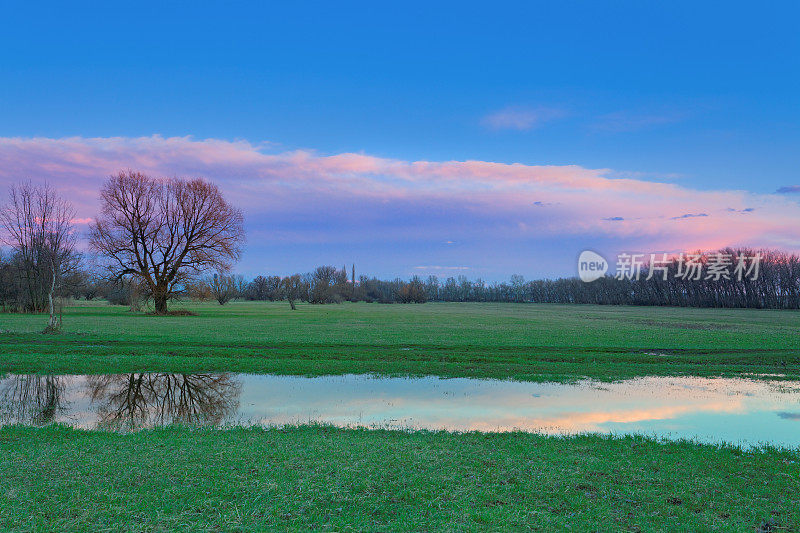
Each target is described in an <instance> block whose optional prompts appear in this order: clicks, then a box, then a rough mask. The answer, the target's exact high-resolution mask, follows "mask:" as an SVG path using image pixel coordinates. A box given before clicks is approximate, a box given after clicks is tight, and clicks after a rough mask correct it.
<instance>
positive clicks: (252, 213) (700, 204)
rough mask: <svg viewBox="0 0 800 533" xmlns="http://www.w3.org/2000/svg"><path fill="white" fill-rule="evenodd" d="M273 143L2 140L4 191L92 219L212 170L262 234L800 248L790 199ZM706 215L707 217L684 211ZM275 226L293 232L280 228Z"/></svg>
mask: <svg viewBox="0 0 800 533" xmlns="http://www.w3.org/2000/svg"><path fill="white" fill-rule="evenodd" d="M270 148H271V146H270V145H265V144H253V143H250V142H248V141H243V140H239V141H225V140H219V139H203V140H196V139H193V138H190V137H170V138H165V137H161V136H157V135H155V136H151V137H139V138H125V137H109V138H83V137H70V138H63V139H50V138H0V186H2V185H10V184H11V183H13V182H15V181H19V180H23V179H31V180H34V181H44V180H47V181H49V182H50V183H51V184H53V185H54V186H56V187H58V188H59V189H60V190H61V191H62V192H63V194H65V195H66V196H67V197H68V198H69V199H70V200H71V201H72V202H73V203H74V204H75V206H76V210H77V213H78V214H77V218H78V221H76V223H78V224H86V223H88V222H89V221H90V220H91V217H93V216H94V215H95V214H96V212H97V209H98V204H97V196H98V190H99V187H100V185H101V184H102V182H103V180H104V179H105V178H106V177H107V176H108V175H109V174H111V173H113V172H116V171H119V170H121V169H126V168H131V169H136V170H140V171H143V172H147V173H151V174H154V175H166V176H203V177H206V178H208V179H211V180H213V181H215V182H217V183H218V184H220V186H221V187H222V188H223V190H224V191H225V193H226V195H228V197H229V198H230V199H231V200H232V201H234V202H235V203H237V204H238V205H241V206H242V207H243V208H244V209H245V212H246V215H247V217H248V219H249V220H250V221H251V227H252V230H253V231H257V232H259V234H260V235H263V238H264V239H265V240H267V239H270V238H278V237H277V236H279V235H285V236H286V237H285V238H286V239H293V240H295V241H296V242H303V241H309V240H314V241H318V240H320V239H322V240H325V239H331V240H334V239H354V238H362V239H363V238H367V237H368V236H369V235H373V236H374V237H375V238H397V239H403V240H406V241H407V240H413V239H415V238H419V236H420V235H421V234H423V233H424V234H425V235H426V236H430V237H431V238H434V237H435V238H437V239H439V240H440V241H442V242H443V241H445V240H449V239H457V240H459V241H462V240H464V239H463V237H465V236H468V237H474V236H475V235H479V236H482V237H483V238H486V239H492V238H495V239H496V238H504V239H505V238H518V239H536V238H541V237H553V236H560V235H563V236H570V235H597V236H605V237H612V238H615V239H618V240H620V242H626V241H631V242H634V241H635V242H647V243H649V246H650V247H651V249H654V250H655V249H658V250H673V249H692V248H697V247H717V246H726V245H754V246H774V247H781V248H785V249H791V250H798V249H800V237H798V234H797V231H796V227H797V220H800V205H798V203H797V202H796V201H793V200H792V199H791V197H788V196H786V195H779V194H754V193H750V192H747V191H700V190H695V189H691V188H687V187H681V186H678V185H675V184H671V183H659V182H657V181H645V180H638V179H634V178H614V177H612V176H613V175H614V173H613V171H611V170H609V169H588V168H584V167H580V166H576V165H566V166H551V165H541V166H539V165H523V164H519V163H511V164H507V163H498V162H489V161H405V160H399V159H390V158H381V157H375V156H371V155H368V154H360V153H342V154H334V155H320V154H318V153H316V152H313V151H309V150H295V151H287V152H272V151H270ZM0 198H2V196H0ZM698 213H704V214H706V215H707V216H703V217H699V216H695V217H685V216H684V215H686V214H698ZM745 213H746V214H745ZM275 224H284V225H288V224H293V227H291V228H288V227H283V228H282V229H280V230H277V229H276V230H275V231H272V230H271V228H272V227H273V226H274V225H275ZM348 232H349V233H348ZM416 264H419V263H416Z"/></svg>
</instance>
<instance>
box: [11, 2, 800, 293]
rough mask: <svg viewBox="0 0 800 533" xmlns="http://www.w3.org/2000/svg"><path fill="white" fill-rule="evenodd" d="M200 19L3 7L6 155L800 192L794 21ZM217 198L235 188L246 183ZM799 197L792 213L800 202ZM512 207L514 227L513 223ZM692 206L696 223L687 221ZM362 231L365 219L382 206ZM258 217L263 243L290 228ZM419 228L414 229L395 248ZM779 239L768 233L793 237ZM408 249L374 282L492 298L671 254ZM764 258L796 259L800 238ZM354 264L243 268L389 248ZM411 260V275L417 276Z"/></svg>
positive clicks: (620, 6)
mask: <svg viewBox="0 0 800 533" xmlns="http://www.w3.org/2000/svg"><path fill="white" fill-rule="evenodd" d="M197 4H198V3H169V5H167V6H164V5H160V4H155V3H152V4H148V3H145V2H138V3H130V4H127V5H125V6H119V5H117V6H114V5H102V6H101V5H97V4H88V3H86V4H80V3H71V4H69V5H66V4H57V3H39V4H35V5H34V4H27V5H22V3H18V5H8V6H5V7H4V15H3V18H2V20H0V117H1V118H0V137H2V138H23V139H30V138H47V139H63V138H72V137H80V138H84V139H90V138H115V137H122V138H126V139H137V138H145V137H151V136H153V135H159V136H161V137H163V138H167V139H169V138H174V137H180V138H183V137H187V136H189V137H191V138H192V139H198V140H203V139H217V140H224V141H237V140H238V141H246V142H247V143H249V144H250V145H252V146H254V147H255V149H256V150H259V151H262V152H265V153H274V154H277V153H291V152H293V151H296V150H303V151H313V152H314V153H315V154H320V155H324V156H331V155H336V154H349V153H355V154H365V155H369V156H370V157H375V158H382V159H387V160H401V161H412V162H413V161H432V162H443V161H473V160H474V161H484V162H495V163H505V164H515V163H518V164H522V165H530V166H558V167H569V166H573V167H580V168H583V169H605V171H604V173H603V177H604V178H606V179H619V178H627V179H632V180H637V181H645V182H655V183H659V184H674V185H676V186H677V187H680V188H682V189H686V190H690V191H711V192H724V191H736V190H742V191H747V193H748V194H753V195H772V193H774V192H775V191H776V190H778V189H780V188H782V187H791V186H796V185H800V175H799V172H798V168H799V167H800V165H798V163H799V162H800V150H799V148H800V126H799V125H800V98H798V94H800V37H799V35H800V32H798V31H797V20H798V15H800V6H798V5H797V4H796V3H791V2H772V3H768V4H766V5H758V6H756V5H755V4H752V3H747V4H745V3H736V2H728V3H725V4H722V3H698V2H691V3H690V2H671V3H659V4H656V3H653V2H558V3H556V2H553V3H516V4H511V3H500V2H493V3H490V4H468V3H465V2H458V3H436V5H430V3H409V2H404V3H397V4H395V5H391V6H389V5H379V4H378V3H374V2H373V3H362V4H355V3H313V4H312V3H263V4H262V3H240V2H233V3H224V4H223V3H217V4H210V3H203V5H202V6H198V5H197ZM14 149H18V148H14ZM9 150H11V149H9ZM9 161H11V162H12V163H13V165H12V166H18V167H19V168H18V169H16V172H17V173H16V174H13V175H12V173H11V172H9V171H7V172H6V173H5V174H0V179H2V180H3V181H4V182H5V181H13V179H15V177H16V176H17V175H18V174H21V173H24V174H26V175H25V176H19V177H20V178H22V177H32V178H34V179H45V178H48V176H46V175H44V174H46V173H44V172H43V171H42V169H41V168H39V167H35V165H34V166H30V165H27V163H24V162H23V155H22V154H21V153H14V152H13V151H9V152H8V153H7V155H6V159H5V162H6V164H7V166H8V162H9ZM17 163H19V164H18V165H17ZM181 165H183V166H181ZM181 165H172V166H171V164H165V165H164V166H163V168H164V172H170V171H174V172H178V171H180V170H183V169H185V168H186V164H185V161H183V160H182V162H181ZM190 166H191V165H190ZM93 168H94V167H93ZM97 168H100V167H97ZM159 168H162V167H159ZM192 168H194V167H192ZM100 170H102V169H100ZM100 170H98V172H99V171H100ZM113 170H115V169H113V168H109V169H108V171H107V172H105V174H106V175H107V174H108V173H109V172H112V171H113ZM195 170H197V169H196V168H195ZM201 170H202V169H200V170H198V171H201ZM40 174H42V175H40ZM65 176H66V175H65ZM100 177H102V176H100ZM206 177H208V178H209V179H214V180H221V181H222V182H223V183H228V181H226V180H232V179H233V178H234V177H235V176H217V175H207V176H206ZM95 178H97V177H96V176H92V179H95ZM50 179H51V180H54V181H57V180H58V179H59V178H58V177H57V176H56V177H55V178H53V177H52V176H51V177H50ZM63 179H67V178H63ZM284 179H289V178H286V177H284ZM387 179H388V180H391V176H388V177H387V176H385V175H382V176H381V180H387ZM431 179H435V178H431ZM468 181H469V180H468ZM415 187H416V185H414V186H409V187H408V188H407V189H408V190H416V189H415ZM475 187H478V186H477V185H475V184H474V183H471V184H468V186H467V188H472V189H474V188H475ZM492 187H495V186H494V185H493V186H492ZM589 189H592V187H589ZM462 192H463V191H462ZM529 192H530V191H529ZM406 193H407V191H406ZM232 194H233V195H234V196H235V195H236V193H235V191H234V192H233V193H232ZM442 194H444V193H442ZM454 194H455V193H454ZM531 194H533V195H534V196H535V191H534V192H531ZM534 196H531V198H533V197H534ZM781 196H782V198H779V199H777V200H775V201H776V202H784V203H785V202H786V200H785V199H784V198H789V200H788V201H789V202H792V201H796V198H797V197H798V196H800V195H791V194H783V195H781ZM444 197H446V195H445V196H444ZM681 197H683V196H682V195H681ZM604 200H605V196H603V195H602V194H600V195H598V196H597V202H598V203H602V202H603V201H604ZM618 200H619V199H616V200H613V199H612V200H610V203H611V204H613V205H618V203H615V202H618ZM493 201H494V203H493V204H492V205H493V206H494V208H495V209H497V210H498V211H503V209H504V205H503V203H502V201H499V203H498V200H497V199H495V200H493ZM631 201H646V202H652V203H653V205H652V207H653V209H654V210H656V208H657V204H658V195H655V196H652V195H651V196H649V197H648V198H632V199H631ZM673 201H674V202H678V204H673V205H674V209H677V210H678V211H681V209H679V208H680V207H681V206H680V200H677V199H675V200H673ZM747 201H749V199H748V200H747ZM753 201H756V200H753ZM758 201H766V200H764V198H761V197H759V198H758ZM561 202H562V203H563V202H566V200H565V199H563V198H562V199H561ZM298 203H300V204H302V203H303V202H302V201H301V202H298ZM552 203H553V204H554V205H555V204H556V202H552ZM767 203H768V202H767ZM459 205H461V204H459ZM781 205H783V204H781ZM688 207H689V206H687V209H688ZM692 207H694V206H692ZM729 207H730V208H731V209H733V208H737V209H738V208H741V209H744V208H745V207H746V206H744V204H742V205H741V206H739V207H737V206H729ZM790 207H791V206H790ZM724 208H726V207H725V206H722V204H720V206H719V209H721V210H722V209H724ZM87 209H89V208H88V207H87ZM354 209H356V211H358V209H364V210H367V209H369V203H367V202H366V201H365V202H362V203H359V204H358V205H356V206H354ZM465 209H467V208H465V207H463V205H462V207H461V208H459V210H458V213H461V214H462V215H464V214H465V213H467V211H465ZM674 209H673V210H674ZM763 209H767V207H766V206H765V207H764V208H763ZM250 210H251V211H252V215H251V216H248V219H249V220H250V223H249V224H251V226H250V227H251V228H253V229H255V230H256V231H257V232H266V231H268V230H269V227H268V225H269V224H271V223H276V221H275V220H272V219H270V218H269V217H264V216H262V215H263V214H262V213H260V212H258V211H257V210H254V209H253V208H250ZM535 211H536V208H535V207H531V212H535ZM678 211H675V214H676V216H679V215H680V214H686V213H688V212H689V211H686V210H683V211H686V213H684V212H683V211H681V212H678ZM792 213H793V212H790V213H788V214H785V216H787V217H791V216H793V215H792ZM246 214H248V213H247V209H246ZM407 214H408V212H405V211H403V212H398V214H397V217H396V218H395V219H394V222H393V223H394V226H393V227H394V228H395V229H398V228H399V227H400V226H403V224H404V222H403V221H402V218H403V216H405V215H407ZM671 214H672V211H670V212H668V213H667V212H665V213H662V214H659V215H658V216H661V217H662V218H663V217H666V218H667V219H669V218H671V217H670V216H669V215H671ZM612 215H614V216H617V215H616V214H615V213H612ZM623 215H624V214H623V213H620V215H619V216H621V218H628V219H631V218H632V217H630V216H629V217H625V216H623ZM562 216H563V213H562ZM637 216H639V217H641V216H643V215H642V213H637ZM448 217H449V218H451V219H452V218H453V216H452V214H451V215H448ZM455 218H456V219H457V218H458V216H455ZM603 218H612V217H610V216H609V217H603ZM305 220H306V222H308V221H310V222H309V224H310V227H307V228H306V231H309V232H313V231H315V230H316V229H318V230H319V231H320V235H323V234H324V231H323V228H321V227H316V226H315V224H316V223H319V224H323V222H324V224H325V225H326V226H327V227H330V226H331V224H332V225H333V226H336V225H337V224H343V225H344V226H347V224H348V222H347V221H344V222H343V221H342V217H329V219H326V220H324V221H323V220H322V219H317V218H314V217H311V218H307V219H305ZM278 222H279V221H278ZM767 222H769V223H765V224H766V225H765V226H764V227H769V228H768V229H765V230H764V231H771V232H775V231H777V230H775V228H774V227H773V226H774V224H771V222H773V221H767ZM360 223H361V222H359V221H358V220H357V221H355V222H353V224H354V225H356V226H357V225H358V224H360ZM459 223H464V224H474V233H475V234H476V235H480V234H481V233H482V232H483V230H484V229H485V228H487V227H489V226H491V224H489V225H487V224H486V223H485V220H484V219H481V218H480V217H478V220H477V221H476V220H475V218H474V217H469V216H466V215H464V216H463V220H461V221H460V222H459ZM697 223H698V224H700V223H701V222H697ZM254 224H258V225H257V226H256V225H254ZM298 224H299V223H298ZM309 224H306V226H309ZM520 224H522V222H520ZM776 224H778V223H777V222H776ZM279 225H281V226H285V224H284V223H280V224H279ZM300 225H301V226H302V224H300ZM589 225H591V224H589ZM721 225H723V226H724V225H725V224H721ZM778 225H783V226H785V225H786V221H785V220H782V221H781V222H780V223H779V224H778ZM716 227H717V226H715V227H714V228H708V229H707V231H709V232H711V233H712V234H709V235H706V236H704V239H700V240H699V241H698V242H701V241H702V242H714V243H730V244H737V243H736V242H733V241H731V237H728V236H723V235H721V234H719V235H718V234H716V233H713V232H715V231H716V229H715V228H716ZM759 227H760V226H759ZM282 229H283V230H285V231H289V230H292V228H285V227H282ZM400 229H402V228H400ZM406 229H407V230H408V231H407V232H405V233H404V235H406V237H404V239H405V240H404V241H402V242H400V241H398V242H386V243H382V244H384V245H385V247H386V248H387V250H386V251H383V252H380V257H375V258H373V259H372V260H373V261H374V263H373V264H372V265H371V266H372V268H374V270H375V273H376V274H379V275H403V276H405V275H408V273H410V272H415V269H416V267H418V266H424V265H428V266H431V265H429V264H436V263H437V262H441V261H444V260H447V261H450V262H454V263H457V265H450V266H465V267H468V268H471V269H473V271H474V274H473V273H472V272H466V273H467V275H470V274H473V275H474V276H477V275H482V276H484V277H489V278H502V277H504V276H507V275H510V274H511V273H513V272H517V271H524V273H527V274H528V275H529V277H531V276H535V275H556V274H560V273H564V274H571V273H572V272H570V271H569V265H571V262H572V261H573V259H574V257H575V256H576V255H577V253H578V252H579V251H580V247H582V246H587V245H592V244H594V243H597V244H598V246H594V247H595V248H603V247H605V248H607V249H608V250H609V251H612V250H617V249H622V248H626V247H631V246H644V244H642V243H643V242H644V243H648V242H649V243H654V244H653V246H656V247H658V246H662V247H663V246H667V244H665V243H662V242H661V241H658V244H655V241H654V240H653V235H652V234H648V235H635V236H632V235H631V234H630V233H629V232H628V233H625V234H620V233H614V232H611V234H609V233H608V232H605V233H603V234H602V235H599V234H595V233H593V232H591V231H588V232H583V233H581V232H579V231H577V232H571V233H570V234H569V235H561V234H559V233H558V232H557V231H553V230H548V231H545V232H543V233H542V234H541V235H539V237H538V238H536V239H532V238H524V239H522V238H517V239H516V240H515V239H514V237H513V236H510V235H508V234H507V233H506V232H502V230H497V231H501V233H495V234H492V235H486V236H485V237H484V241H482V242H483V244H478V243H477V238H476V242H475V245H474V246H470V245H469V243H467V242H465V240H464V239H463V238H462V239H460V242H461V243H462V244H461V246H462V248H461V251H460V252H459V253H454V252H453V247H452V245H448V248H447V250H446V253H444V252H442V253H441V254H438V252H437V253H433V252H432V251H431V248H430V245H429V244H428V243H427V240H425V239H420V238H418V237H419V236H415V235H414V231H412V229H413V228H412V227H408V228H406ZM462 229H463V228H462ZM698 231H699V230H698ZM690 233H691V232H690ZM778 233H780V232H778ZM717 237H718V238H717ZM757 237H758V235H755V236H753V235H751V236H748V239H749V241H748V242H747V244H754V243H757V242H760V241H759V240H758V238H757ZM504 239H508V241H509V242H508V243H507V245H506V246H505V247H503V248H502V249H503V250H508V249H509V248H511V249H515V248H516V249H521V248H525V251H524V252H522V251H520V252H518V253H516V255H513V256H512V257H510V258H504V259H503V261H502V263H503V265H502V266H499V265H498V266H489V265H488V264H487V265H483V266H481V264H479V263H480V261H479V259H481V258H483V257H485V255H486V253H487V251H489V250H492V251H493V252H497V251H499V250H500V248H497V249H495V248H492V247H491V246H490V244H489V243H492V242H494V243H497V242H499V241H503V240H504ZM648 239H650V240H648ZM307 240H308V239H307ZM321 240H322V241H324V240H325V239H321ZM656 240H657V239H656ZM251 241H252V239H251ZM763 241H764V244H765V245H775V246H784V247H788V248H792V247H794V246H795V243H796V241H793V240H792V236H791V235H783V234H781V235H777V236H776V235H773V234H770V235H765V236H764V239H763ZM690 244H694V242H691V243H687V246H688V245H690ZM349 246H350V247H351V248H350V249H348V253H338V252H337V249H336V246H335V245H333V244H331V243H330V242H328V243H325V242H317V243H315V244H307V245H305V246H301V245H294V244H292V243H284V244H281V245H278V244H274V243H273V244H269V243H266V244H264V243H263V242H262V241H255V242H253V246H252V253H251V255H250V261H251V262H250V263H247V261H245V263H244V264H245V266H244V267H243V268H244V269H245V270H246V271H248V272H249V271H255V270H258V269H259V268H261V265H262V264H265V263H269V264H272V263H271V262H272V261H274V263H275V268H276V269H278V270H281V269H292V268H298V269H299V268H302V265H300V264H299V263H300V262H306V261H324V262H332V263H336V264H338V263H341V262H343V261H345V260H346V261H347V262H350V261H351V260H356V261H357V262H358V260H359V258H352V257H350V256H351V255H359V254H360V253H362V252H360V251H359V250H366V251H369V250H373V251H374V250H377V249H378V248H380V247H376V246H375V244H374V243H373V242H372V241H370V240H364V241H363V242H355V241H350V244H349ZM487 246H488V248H487ZM669 246H679V244H678V243H674V242H672V243H670V244H669ZM398 247H399V248H398ZM331 248H333V249H331ZM392 250H394V251H392ZM403 251H405V252H406V253H405V254H403ZM511 253H513V252H511ZM328 255H329V256H331V257H329V258H328V259H327V261H325V260H324V259H325V258H326V257H327V256H328ZM345 255H346V256H348V257H343V256H345ZM271 256H272V257H276V256H280V257H284V256H291V257H296V258H297V263H294V262H292V261H286V260H284V259H277V258H276V259H272V258H271ZM408 256H411V257H413V260H411V259H409V260H408V261H406V262H403V261H402V260H401V258H403V257H408ZM515 257H516V258H517V260H515V259H514V258H515ZM536 258H539V259H538V260H539V261H540V264H538V265H537V264H536ZM364 261H366V260H365V259H363V258H361V262H364ZM312 266H313V265H312V264H308V265H307V266H306V267H305V268H306V269H308V268H311V267H312ZM438 266H448V265H438ZM416 270H419V269H416Z"/></svg>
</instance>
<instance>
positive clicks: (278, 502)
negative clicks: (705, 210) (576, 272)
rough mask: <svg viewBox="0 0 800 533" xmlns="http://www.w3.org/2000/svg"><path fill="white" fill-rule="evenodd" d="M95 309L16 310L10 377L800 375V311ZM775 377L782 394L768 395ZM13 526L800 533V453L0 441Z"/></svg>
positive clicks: (0, 356) (1, 499) (383, 435)
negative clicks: (173, 312)
mask: <svg viewBox="0 0 800 533" xmlns="http://www.w3.org/2000/svg"><path fill="white" fill-rule="evenodd" d="M175 307H183V308H188V309H190V310H192V311H193V312H195V313H196V314H197V316H182V317H177V316H174V317H173V316H170V317H156V316H147V315H144V314H142V313H138V314H137V313H130V312H129V311H128V310H127V309H125V308H123V307H113V306H107V305H104V304H100V303H94V302H92V303H79V304H76V305H74V306H71V307H69V308H67V309H66V312H65V316H64V331H63V332H62V333H60V334H57V335H45V334H42V333H41V330H42V329H43V327H44V324H45V322H46V318H45V317H43V316H41V315H11V314H0V374H2V373H4V372H6V373H8V372H13V373H32V372H38V373H115V372H132V371H165V372H193V371H240V372H256V373H287V374H308V375H321V374H338V373H365V372H370V373H381V374H391V375H439V376H445V377H447V376H450V377H452V376H468V377H482V378H484V377H492V378H515V379H522V380H541V381H546V380H558V381H568V380H572V379H578V378H581V377H593V378H596V379H603V380H616V379H622V378H627V377H633V376H638V375H678V374H692V375H702V376H708V375H725V376H736V375H748V376H750V375H752V374H783V375H784V378H791V379H800V327H798V326H800V313H798V312H794V311H770V310H717V309H675V308H652V307H647V308H644V307H643V308H637V307H600V306H558V305H528V304H519V305H515V304H496V305H495V304H425V305H378V304H344V305H332V306H310V305H301V306H299V308H298V310H297V311H294V312H293V311H291V310H289V308H288V305H286V304H285V303H274V304H265V303H245V302H235V303H232V304H229V305H227V306H225V307H220V306H219V305H216V304H214V305H211V304H190V303H186V304H181V305H178V306H175ZM765 379H776V378H774V377H772V378H765ZM0 529H2V530H17V531H175V530H180V531H250V530H264V529H273V530H287V529H289V530H301V529H303V530H307V529H315V530H331V531H342V530H354V531H364V530H369V531H373V530H376V531H397V530H410V531H434V530H509V531H519V530H545V531H550V530H567V529H569V530H574V531H590V530H598V531H640V530H641V531H653V530H672V531H687V530H689V531H711V530H722V531H758V530H760V531H796V530H798V529H800V451H798V450H776V449H761V450H752V451H745V450H741V449H738V448H735V447H715V446H710V445H701V444H696V443H690V442H660V441H656V440H652V439H645V438H640V437H621V438H609V437H600V436H576V437H569V438H559V437H545V436H541V435H531V434H523V433H509V434H497V433H494V434H492V433H469V434H453V433H431V432H424V431H423V432H393V431H385V430H372V431H370V430H361V429H334V428H330V427H321V426H304V427H294V428H284V429H243V428H236V429H225V430H214V429H197V428H194V429H193V428H185V427H184V428H181V427H170V428H163V429H154V430H142V431H138V432H133V433H128V434H119V433H111V432H103V431H78V430H72V429H68V428H64V427H58V426H55V427H45V428H29V427H20V426H14V427H5V428H2V429H0Z"/></svg>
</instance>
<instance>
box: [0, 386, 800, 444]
mask: <svg viewBox="0 0 800 533" xmlns="http://www.w3.org/2000/svg"><path fill="white" fill-rule="evenodd" d="M53 422H59V423H63V424H68V425H72V426H75V427H81V428H109V429H137V428H142V427H152V426H159V425H165V424H170V423H182V424H197V425H213V426H226V425H234V424H242V425H264V426H271V425H283V424H296V423H306V422H322V423H327V424H335V425H338V426H365V427H381V428H401V429H434V430H436V429H445V430H450V431H469V430H480V431H509V430H523V431H533V432H541V433H548V434H573V433H583V432H599V433H615V434H623V433H637V434H644V435H654V436H661V437H667V438H692V439H698V440H701V441H705V442H729V443H734V444H741V445H744V446H752V445H758V444H766V443H769V444H774V445H779V446H787V447H792V448H796V447H800V382H797V381H762V380H749V379H723V378H688V377H687V378H661V377H645V378H637V379H632V380H627V381H622V382H617V383H599V382H593V381H581V382H579V383H575V384H561V383H525V382H510V381H498V380H476V379H439V378H378V377H371V376H356V375H345V376H326V377H319V378H305V377H296V376H272V375H250V374H187V375H183V374H116V375H100V376H36V375H11V376H6V377H5V378H3V379H1V380H0V425H1V424H11V423H23V424H32V425H43V424H48V423H53Z"/></svg>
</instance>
